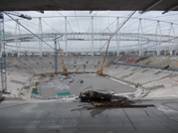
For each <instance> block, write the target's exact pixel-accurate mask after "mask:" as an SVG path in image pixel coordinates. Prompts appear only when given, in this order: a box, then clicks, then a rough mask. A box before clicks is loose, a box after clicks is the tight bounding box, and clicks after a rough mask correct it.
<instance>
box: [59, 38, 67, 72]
mask: <svg viewBox="0 0 178 134" xmlns="http://www.w3.org/2000/svg"><path fill="white" fill-rule="evenodd" d="M57 42H58V46H59V53H60V56H61V60H62V66H63V72H62V74H63V75H67V69H66V67H65V64H64V60H63V56H62V50H61V47H60V44H59V41H57Z"/></svg>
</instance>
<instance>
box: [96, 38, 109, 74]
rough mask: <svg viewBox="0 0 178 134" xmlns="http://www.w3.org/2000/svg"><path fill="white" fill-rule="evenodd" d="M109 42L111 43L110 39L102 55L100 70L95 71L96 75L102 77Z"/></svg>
mask: <svg viewBox="0 0 178 134" xmlns="http://www.w3.org/2000/svg"><path fill="white" fill-rule="evenodd" d="M110 41H111V39H109V40H108V44H107V47H106V51H105V54H104V58H103V62H102V64H101V69H100V70H98V71H96V73H97V74H99V75H104V74H103V68H104V63H105V58H106V55H107V52H108V48H109V43H110Z"/></svg>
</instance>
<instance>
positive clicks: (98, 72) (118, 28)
mask: <svg viewBox="0 0 178 134" xmlns="http://www.w3.org/2000/svg"><path fill="white" fill-rule="evenodd" d="M135 12H136V11H132V12H131V13H130V14H129V15H128V17H127V18H126V19H125V20H124V21H123V22H122V23H121V24H120V25H119V26H118V27H117V28H116V30H115V31H114V32H113V34H112V35H111V36H110V38H109V40H108V42H107V47H106V51H105V54H104V58H103V62H102V64H101V69H100V70H98V71H96V74H99V75H102V76H105V75H104V74H103V68H104V63H105V58H106V55H107V52H108V48H109V43H110V41H111V39H112V38H113V37H114V36H115V35H116V33H117V32H118V31H119V30H120V29H121V28H122V27H123V26H124V24H125V23H126V22H127V21H128V20H129V19H130V18H131V17H132V15H134V13H135Z"/></svg>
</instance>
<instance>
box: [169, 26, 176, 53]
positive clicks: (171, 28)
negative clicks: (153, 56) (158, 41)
mask: <svg viewBox="0 0 178 134" xmlns="http://www.w3.org/2000/svg"><path fill="white" fill-rule="evenodd" d="M171 31H172V32H173V36H174V38H175V37H176V36H175V31H174V26H173V23H171V26H170V30H169V36H170V35H171ZM175 41H176V40H175V39H173V42H172V45H171V41H169V51H170V55H171V56H172V55H173V50H174V53H175V43H176V42H175Z"/></svg>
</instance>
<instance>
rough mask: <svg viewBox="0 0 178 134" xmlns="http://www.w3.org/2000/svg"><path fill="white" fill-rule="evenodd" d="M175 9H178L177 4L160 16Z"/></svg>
mask: <svg viewBox="0 0 178 134" xmlns="http://www.w3.org/2000/svg"><path fill="white" fill-rule="evenodd" d="M176 8H178V3H177V4H176V5H174V6H172V7H170V8H168V9H167V10H165V11H164V12H163V13H162V14H165V13H167V12H169V11H172V10H174V9H176Z"/></svg>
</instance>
